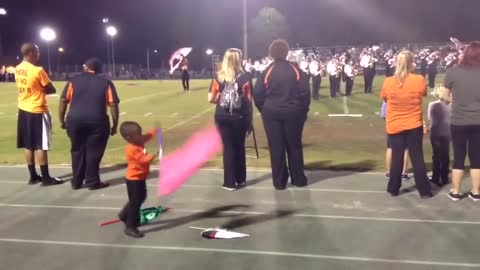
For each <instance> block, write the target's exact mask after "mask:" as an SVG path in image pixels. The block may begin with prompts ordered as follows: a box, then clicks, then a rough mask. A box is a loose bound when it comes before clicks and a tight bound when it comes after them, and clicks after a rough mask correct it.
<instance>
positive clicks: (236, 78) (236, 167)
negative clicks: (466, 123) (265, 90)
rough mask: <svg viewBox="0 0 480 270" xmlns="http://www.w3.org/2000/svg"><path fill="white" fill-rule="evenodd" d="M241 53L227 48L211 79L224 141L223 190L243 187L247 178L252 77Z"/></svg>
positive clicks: (210, 96)
mask: <svg viewBox="0 0 480 270" xmlns="http://www.w3.org/2000/svg"><path fill="white" fill-rule="evenodd" d="M242 62H243V61H242V52H241V51H240V50H238V49H228V50H227V51H226V52H225V56H224V57H223V62H222V67H221V69H220V71H219V72H218V73H217V76H216V78H214V79H213V80H212V83H211V85H210V91H209V93H208V101H209V102H210V103H214V104H216V106H217V107H216V110H215V123H216V124H217V127H218V129H219V131H220V134H221V137H222V141H223V169H224V183H223V188H224V189H226V190H229V191H233V190H236V189H237V188H240V187H244V186H245V183H246V179H247V161H246V154H245V140H246V135H247V131H248V129H249V127H250V126H251V124H252V105H251V104H252V101H251V100H252V95H251V91H252V78H251V76H250V74H249V73H247V72H245V70H244V69H243V66H242Z"/></svg>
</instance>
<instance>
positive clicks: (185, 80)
mask: <svg viewBox="0 0 480 270" xmlns="http://www.w3.org/2000/svg"><path fill="white" fill-rule="evenodd" d="M180 69H181V70H182V85H183V91H190V74H189V73H188V60H187V58H183V60H182V64H181V65H180Z"/></svg>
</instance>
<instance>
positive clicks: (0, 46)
mask: <svg viewBox="0 0 480 270" xmlns="http://www.w3.org/2000/svg"><path fill="white" fill-rule="evenodd" d="M0 16H7V10H6V9H4V8H0ZM2 55H3V43H2V33H0V56H2Z"/></svg>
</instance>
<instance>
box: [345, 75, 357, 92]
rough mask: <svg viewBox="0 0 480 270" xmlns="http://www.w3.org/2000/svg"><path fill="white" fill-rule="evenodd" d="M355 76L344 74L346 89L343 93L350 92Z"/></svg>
mask: <svg viewBox="0 0 480 270" xmlns="http://www.w3.org/2000/svg"><path fill="white" fill-rule="evenodd" d="M354 79H355V78H352V77H348V76H345V81H346V85H347V86H346V89H345V95H347V96H350V95H351V94H352V90H353V81H354Z"/></svg>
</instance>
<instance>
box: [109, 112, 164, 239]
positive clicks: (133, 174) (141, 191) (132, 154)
mask: <svg viewBox="0 0 480 270" xmlns="http://www.w3.org/2000/svg"><path fill="white" fill-rule="evenodd" d="M155 133H156V131H155V130H152V131H150V132H148V133H147V134H143V135H142V127H141V126H140V125H139V124H138V123H136V122H123V123H122V125H121V126H120V134H121V135H122V137H123V138H124V139H125V140H126V141H127V142H128V144H127V145H126V146H125V156H126V158H127V163H128V166H127V172H126V175H125V182H126V185H127V192H128V203H127V204H126V205H125V207H124V208H123V209H122V211H121V212H120V213H119V214H118V217H119V218H120V220H122V221H123V222H124V223H125V226H126V228H125V231H124V232H125V234H126V235H128V236H131V237H134V238H140V237H143V236H144V235H143V233H142V232H141V231H139V230H138V226H139V225H140V208H141V206H142V204H143V202H144V201H145V199H146V198H147V185H146V179H147V177H148V174H149V173H150V163H151V162H152V161H153V160H154V159H155V158H156V157H157V156H158V152H157V154H155V155H151V154H147V151H146V149H145V143H146V142H148V141H149V140H150V139H152V138H153V136H155Z"/></svg>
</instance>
